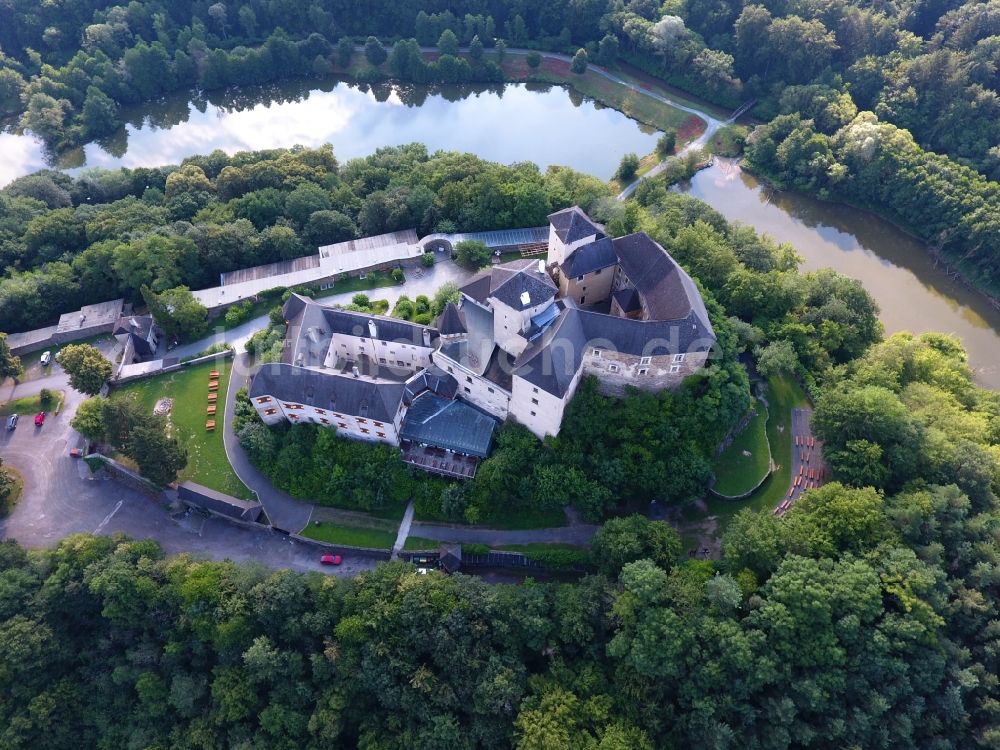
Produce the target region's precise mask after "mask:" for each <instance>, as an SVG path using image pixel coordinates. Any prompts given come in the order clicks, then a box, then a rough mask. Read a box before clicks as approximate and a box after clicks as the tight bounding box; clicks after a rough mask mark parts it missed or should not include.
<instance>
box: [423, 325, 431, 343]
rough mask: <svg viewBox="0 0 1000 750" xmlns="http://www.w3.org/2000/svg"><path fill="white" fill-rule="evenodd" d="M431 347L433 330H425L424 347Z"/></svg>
mask: <svg viewBox="0 0 1000 750" xmlns="http://www.w3.org/2000/svg"><path fill="white" fill-rule="evenodd" d="M430 345H431V329H430V328H425V329H424V346H427V347H429V346H430Z"/></svg>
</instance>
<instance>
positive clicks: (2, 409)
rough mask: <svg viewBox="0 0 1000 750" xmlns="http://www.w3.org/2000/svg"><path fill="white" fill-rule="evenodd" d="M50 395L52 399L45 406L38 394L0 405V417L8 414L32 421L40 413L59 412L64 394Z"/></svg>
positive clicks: (55, 393) (54, 393)
mask: <svg viewBox="0 0 1000 750" xmlns="http://www.w3.org/2000/svg"><path fill="white" fill-rule="evenodd" d="M51 393H52V399H51V400H50V401H49V402H48V403H46V404H43V403H42V399H41V396H39V395H38V394H35V395H34V396H25V397H24V398H15V399H14V400H13V401H7V402H6V403H3V404H0V416H4V417H6V416H8V415H10V414H20V415H21V417H20V418H21V419H33V418H34V416H35V414H37V413H38V412H40V411H44V412H57V411H60V410H61V409H62V405H63V401H64V400H65V398H66V394H65V393H63V392H62V391H51Z"/></svg>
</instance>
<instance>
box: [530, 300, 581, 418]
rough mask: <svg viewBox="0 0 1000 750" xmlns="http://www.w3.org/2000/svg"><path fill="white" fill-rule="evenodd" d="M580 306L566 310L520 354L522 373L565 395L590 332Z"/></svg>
mask: <svg viewBox="0 0 1000 750" xmlns="http://www.w3.org/2000/svg"><path fill="white" fill-rule="evenodd" d="M578 313H579V310H577V309H576V308H569V309H566V310H563V312H562V313H561V314H560V316H559V317H558V318H556V322H555V323H553V324H552V326H551V327H550V328H549V329H548V330H547V331H546V332H545V333H544V334H543V335H542V336H541V338H539V339H537V340H536V341H535V342H534V343H533V344H531V345H530V346H529V347H528V348H527V349H525V350H524V352H522V353H521V356H520V357H518V358H517V362H516V364H517V369H516V370H515V372H516V374H517V376H518V377H521V378H524V379H525V380H527V381H528V382H529V383H531V384H532V385H535V386H538V387H539V388H541V389H542V390H544V391H547V392H548V393H551V394H553V395H556V396H559V397H560V398H562V397H563V396H565V395H566V392H567V391H568V390H569V388H570V385H571V384H572V382H573V378H574V377H575V376H576V373H577V371H578V370H579V369H580V365H581V363H582V362H583V355H584V352H585V351H586V348H587V335H586V333H585V332H584V330H583V326H582V325H581V324H580V316H579V314H578Z"/></svg>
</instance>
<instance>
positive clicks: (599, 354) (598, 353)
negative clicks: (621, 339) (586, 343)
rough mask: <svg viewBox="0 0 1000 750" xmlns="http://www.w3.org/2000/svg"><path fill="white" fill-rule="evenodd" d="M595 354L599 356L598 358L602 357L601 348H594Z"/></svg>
mask: <svg viewBox="0 0 1000 750" xmlns="http://www.w3.org/2000/svg"><path fill="white" fill-rule="evenodd" d="M594 356H595V357H597V358H598V359H600V358H601V350H600V349H594Z"/></svg>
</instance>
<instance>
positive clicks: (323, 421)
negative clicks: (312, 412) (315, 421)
mask: <svg viewBox="0 0 1000 750" xmlns="http://www.w3.org/2000/svg"><path fill="white" fill-rule="evenodd" d="M319 421H320V422H322V423H323V424H330V420H329V419H327V418H326V417H320V418H319Z"/></svg>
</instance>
